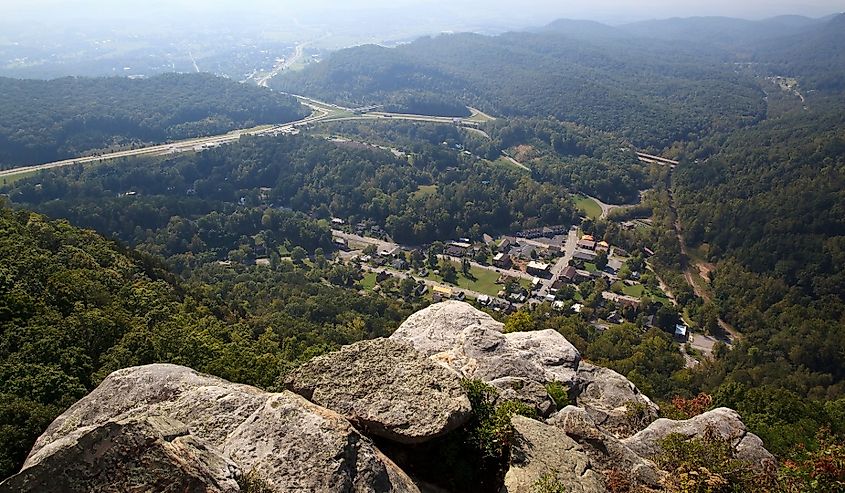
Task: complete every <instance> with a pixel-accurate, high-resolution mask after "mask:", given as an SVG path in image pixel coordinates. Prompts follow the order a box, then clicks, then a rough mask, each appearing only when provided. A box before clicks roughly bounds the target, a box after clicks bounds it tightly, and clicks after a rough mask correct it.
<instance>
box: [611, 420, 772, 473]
mask: <svg viewBox="0 0 845 493" xmlns="http://www.w3.org/2000/svg"><path fill="white" fill-rule="evenodd" d="M708 433H711V434H713V435H715V437H717V438H719V439H721V440H726V441H727V442H729V443H730V444H731V446H732V447H733V450H734V453H735V456H736V458H738V459H741V460H744V461H748V462H749V463H750V464H752V466H754V467H757V468H760V469H767V468H769V467H770V466H771V465H773V464H774V463H775V458H774V456H772V454H770V453H769V451H768V450H766V449H765V447H764V446H763V441H762V440H760V437H758V436H757V435H755V434H753V433H751V432H749V431H748V429H747V428H746V427H745V423H743V422H742V419H740V416H739V413H737V412H736V411H734V410H733V409H728V408H725V407H720V408H718V409H713V410H712V411H707V412H706V413H703V414H699V415H698V416H695V417H693V418H691V419H687V420H681V421H676V420H671V419H666V418H661V419H658V420H657V421H655V422H653V423H651V424H650V425H649V426H648V427H647V428H646V429H644V430H642V431H640V432H639V433H637V434H636V435H634V436H632V437H629V438H626V439H625V440H623V443H625V445H627V446H628V447H629V448H630V449H631V450H633V451H634V452H635V453H636V454H637V455H639V456H641V457H655V456H656V455H658V454H660V453H661V442H662V441H663V439H665V438H666V437H668V436H669V435H671V434H678V435H681V436H683V437H684V438H686V439H695V438H703V437H705V436H706V435H707V434H708Z"/></svg>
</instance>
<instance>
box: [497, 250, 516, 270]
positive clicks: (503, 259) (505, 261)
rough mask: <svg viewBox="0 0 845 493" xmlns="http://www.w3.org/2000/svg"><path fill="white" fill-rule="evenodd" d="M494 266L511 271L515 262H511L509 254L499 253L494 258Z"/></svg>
mask: <svg viewBox="0 0 845 493" xmlns="http://www.w3.org/2000/svg"><path fill="white" fill-rule="evenodd" d="M493 265H494V266H495V267H498V268H500V269H510V268H511V266H512V265H513V261H512V260H511V256H510V255H508V254H507V253H497V254H496V256H495V257H493Z"/></svg>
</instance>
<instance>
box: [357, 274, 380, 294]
mask: <svg viewBox="0 0 845 493" xmlns="http://www.w3.org/2000/svg"><path fill="white" fill-rule="evenodd" d="M358 284H360V285H361V287H362V288H364V289H366V290H367V291H372V290H373V288H374V287H375V286H376V273H375V272H364V278H363V279H361V280H360V281H358Z"/></svg>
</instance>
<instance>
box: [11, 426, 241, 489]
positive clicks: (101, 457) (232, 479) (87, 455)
mask: <svg viewBox="0 0 845 493" xmlns="http://www.w3.org/2000/svg"><path fill="white" fill-rule="evenodd" d="M242 477H243V476H242V473H241V471H240V469H239V468H238V467H237V466H236V465H235V464H234V462H232V461H231V460H229V459H226V458H225V457H223V455H222V454H220V453H219V452H218V451H215V450H214V449H212V448H210V447H208V446H207V445H206V444H205V443H204V442H202V441H201V440H198V439H197V438H196V437H194V436H191V434H190V431H189V430H188V427H187V426H185V425H184V424H183V423H180V422H179V421H176V420H174V419H170V418H167V417H163V416H147V417H142V418H131V419H126V420H117V421H115V420H110V421H106V422H104V423H98V424H95V425H92V426H86V427H84V428H80V429H77V430H74V431H73V432H72V433H70V434H68V435H65V436H64V437H62V438H60V439H58V440H56V441H54V442H51V443H50V444H48V445H47V446H45V447H44V448H42V449H41V450H40V451H39V453H38V454H37V455H36V456H34V457H32V458H30V460H29V461H28V463H27V467H26V468H25V469H24V470H23V471H22V472H21V473H20V474H17V475H15V476H12V477H11V478H9V479H8V480H6V481H4V482H3V483H2V484H0V492H2V493H12V492H15V493H21V492H33V493H34V492H42V491H62V492H68V493H75V492H79V493H84V492H89V491H99V492H104V493H105V492H114V493H121V492H124V491H161V492H173V493H177V492H183V491H196V492H207V493H236V492H239V491H240V486H239V485H238V480H239V479H242Z"/></svg>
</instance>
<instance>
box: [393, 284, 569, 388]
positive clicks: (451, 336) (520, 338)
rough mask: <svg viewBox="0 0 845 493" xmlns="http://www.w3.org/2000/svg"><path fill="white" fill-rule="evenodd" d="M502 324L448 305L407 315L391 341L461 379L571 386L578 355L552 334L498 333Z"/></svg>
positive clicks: (469, 308) (469, 309)
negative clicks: (407, 345)
mask: <svg viewBox="0 0 845 493" xmlns="http://www.w3.org/2000/svg"><path fill="white" fill-rule="evenodd" d="M502 327H503V325H502V324H501V323H499V322H496V321H495V320H493V318H491V317H490V316H489V315H487V314H485V313H483V312H481V311H478V310H476V309H475V308H473V307H472V306H470V305H468V304H466V303H461V302H456V301H447V302H443V303H438V304H435V305H432V306H430V307H428V308H426V309H424V310H421V311H419V312H417V313H415V314H413V315H411V316H410V317H409V318H408V320H406V321H405V322H404V323H403V324H402V325H401V326H400V327H399V329H397V330H396V332H395V333H394V334H393V335H392V336H390V338H391V339H393V340H401V341H406V342H409V343H411V344H412V345H413V346H414V348H415V349H417V350H418V351H420V352H422V353H423V354H427V355H430V356H431V357H432V359H434V360H435V361H439V362H441V363H443V364H445V365H447V366H449V367H450V368H452V369H454V370H455V371H456V372H458V374H459V375H460V376H462V377H464V378H469V379H479V380H482V381H484V382H495V381H496V380H498V379H503V378H522V379H525V380H530V381H534V382H538V383H540V384H545V383H548V382H552V381H560V382H564V383H569V382H571V381H572V380H573V379H574V378H575V371H576V369H577V368H578V363H579V361H580V360H581V355H580V354H579V353H578V350H577V349H575V346H573V345H572V344H570V343H569V341H567V340H566V338H564V337H563V336H562V335H560V333H558V332H556V331H554V330H543V331H537V332H516V333H511V334H503V333H502Z"/></svg>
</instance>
